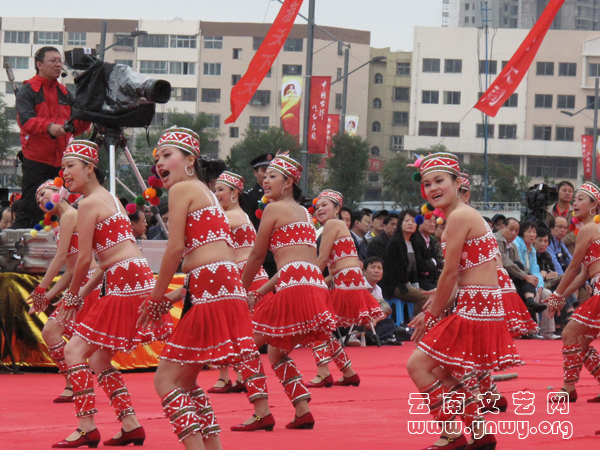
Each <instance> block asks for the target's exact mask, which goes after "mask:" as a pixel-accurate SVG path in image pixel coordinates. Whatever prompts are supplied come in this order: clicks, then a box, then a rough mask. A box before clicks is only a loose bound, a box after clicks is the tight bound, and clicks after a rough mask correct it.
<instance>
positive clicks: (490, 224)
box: [483, 216, 494, 230]
mask: <svg viewBox="0 0 600 450" xmlns="http://www.w3.org/2000/svg"><path fill="white" fill-rule="evenodd" d="M483 220H485V221H486V223H487V224H488V227H490V230H492V229H493V228H494V224H493V223H492V219H490V218H489V217H487V216H483Z"/></svg>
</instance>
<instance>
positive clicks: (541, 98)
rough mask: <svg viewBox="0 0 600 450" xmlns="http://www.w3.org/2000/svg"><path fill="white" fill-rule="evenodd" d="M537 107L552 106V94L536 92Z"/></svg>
mask: <svg viewBox="0 0 600 450" xmlns="http://www.w3.org/2000/svg"><path fill="white" fill-rule="evenodd" d="M535 107H536V108H552V94H535Z"/></svg>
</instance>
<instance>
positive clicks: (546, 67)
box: [536, 62, 554, 76]
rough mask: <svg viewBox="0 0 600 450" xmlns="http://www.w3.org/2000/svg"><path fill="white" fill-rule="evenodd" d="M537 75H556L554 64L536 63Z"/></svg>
mask: <svg viewBox="0 0 600 450" xmlns="http://www.w3.org/2000/svg"><path fill="white" fill-rule="evenodd" d="M536 68H537V70H536V75H543V76H552V75H554V63H553V62H538V63H536Z"/></svg>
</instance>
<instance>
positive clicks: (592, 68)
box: [588, 63, 600, 77]
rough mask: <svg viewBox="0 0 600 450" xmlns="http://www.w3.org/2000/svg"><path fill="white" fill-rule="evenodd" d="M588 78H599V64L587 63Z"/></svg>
mask: <svg viewBox="0 0 600 450" xmlns="http://www.w3.org/2000/svg"><path fill="white" fill-rule="evenodd" d="M588 76H590V77H600V64H599V63H589V64H588Z"/></svg>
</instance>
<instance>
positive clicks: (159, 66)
mask: <svg viewBox="0 0 600 450" xmlns="http://www.w3.org/2000/svg"><path fill="white" fill-rule="evenodd" d="M140 73H158V74H166V73H167V62H166V61H140Z"/></svg>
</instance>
